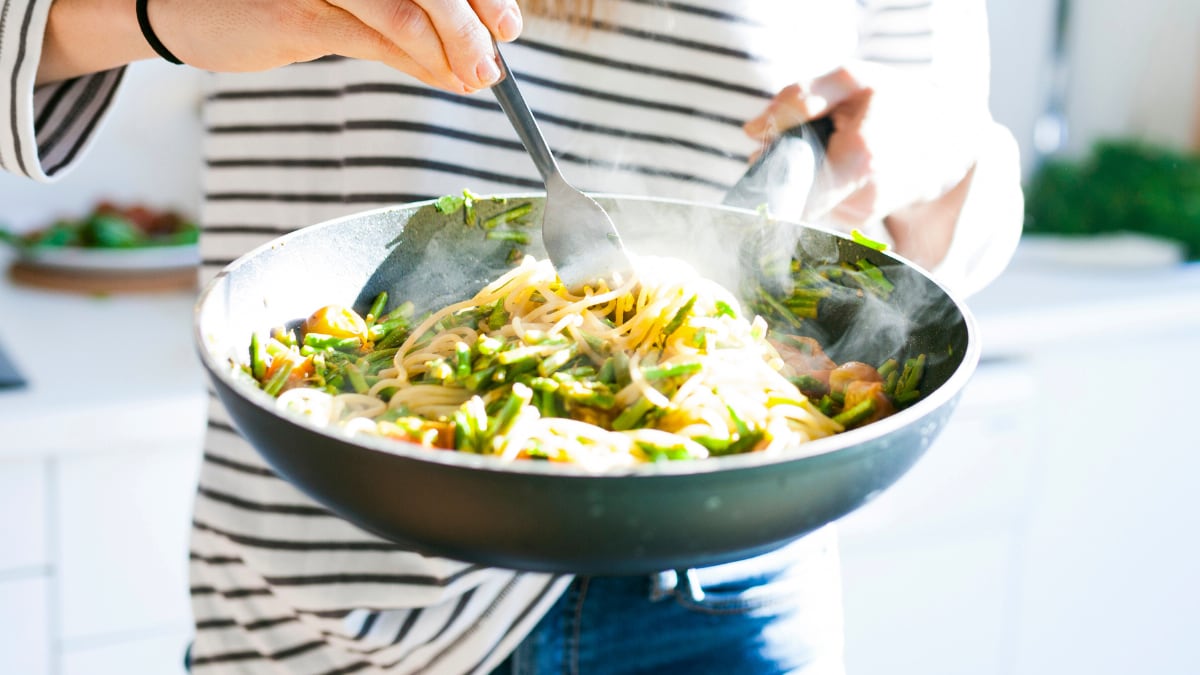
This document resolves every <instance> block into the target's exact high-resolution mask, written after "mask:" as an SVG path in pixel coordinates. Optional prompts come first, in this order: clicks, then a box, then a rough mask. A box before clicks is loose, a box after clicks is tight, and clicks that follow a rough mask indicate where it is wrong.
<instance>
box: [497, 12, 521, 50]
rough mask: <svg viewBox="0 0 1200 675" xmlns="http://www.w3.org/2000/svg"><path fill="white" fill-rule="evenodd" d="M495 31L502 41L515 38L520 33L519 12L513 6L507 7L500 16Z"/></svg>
mask: <svg viewBox="0 0 1200 675" xmlns="http://www.w3.org/2000/svg"><path fill="white" fill-rule="evenodd" d="M496 31H497V32H498V33H499V34H500V39H501V40H503V41H504V42H509V41H511V40H515V39H517V36H518V35H520V34H521V12H520V11H518V10H517V9H516V8H515V7H509V8H508V10H507V11H505V12H504V16H502V17H500V23H498V24H496Z"/></svg>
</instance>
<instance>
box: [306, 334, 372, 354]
mask: <svg viewBox="0 0 1200 675" xmlns="http://www.w3.org/2000/svg"><path fill="white" fill-rule="evenodd" d="M304 344H306V345H308V346H309V347H312V348H313V349H334V350H337V351H340V352H352V351H356V350H358V349H359V348H361V347H362V340H361V339H359V338H356V337H347V338H340V337H334V336H332V335H326V334H324V333H305V334H304Z"/></svg>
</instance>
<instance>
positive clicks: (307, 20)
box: [38, 0, 521, 93]
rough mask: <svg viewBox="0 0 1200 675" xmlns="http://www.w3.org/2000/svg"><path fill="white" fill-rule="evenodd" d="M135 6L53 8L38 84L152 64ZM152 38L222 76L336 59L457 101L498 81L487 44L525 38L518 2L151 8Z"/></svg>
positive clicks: (89, 2)
mask: <svg viewBox="0 0 1200 675" xmlns="http://www.w3.org/2000/svg"><path fill="white" fill-rule="evenodd" d="M135 6H136V5H135V2H134V0H56V1H55V2H54V4H53V6H52V8H51V11H50V20H49V22H48V24H47V27H46V40H45V45H44V50H43V53H42V61H43V65H42V67H41V69H39V72H38V81H39V82H49V81H52V80H57V79H64V78H69V77H75V76H78V75H82V74H85V73H93V72H98V71H102V70H106V69H110V68H115V67H117V66H121V65H124V64H127V63H131V62H133V61H137V60H139V59H145V58H152V57H153V56H154V51H153V50H151V49H150V47H149V45H148V44H147V43H146V40H145V39H144V38H143V37H142V34H141V29H140V27H139V26H138V22H137V16H136V13H135ZM147 15H148V16H149V22H150V25H151V26H152V27H153V29H154V32H155V34H157V35H158V37H159V39H160V40H161V41H162V42H163V44H164V45H166V47H167V48H168V49H169V50H170V51H171V52H172V53H173V54H175V55H176V56H177V57H178V58H179V59H181V60H182V61H183V62H184V63H187V64H189V65H192V66H195V67H197V68H202V69H204V70H212V71H218V72H237V71H252V70H267V69H270V68H275V67H278V66H283V65H287V64H289V63H296V62H299V61H310V60H313V59H316V58H320V57H322V56H327V55H330V54H338V55H341V56H348V57H352V58H359V59H368V60H372V61H380V62H382V63H386V64H388V65H390V66H392V67H394V68H396V69H397V70H402V71H404V72H407V73H409V74H410V75H413V76H414V77H417V78H419V79H421V80H422V81H423V82H425V83H426V84H429V85H431V86H435V87H439V88H442V89H446V90H449V91H454V92H457V93H466V92H468V91H473V90H476V89H480V88H483V87H487V86H489V85H490V84H492V83H493V82H495V80H496V79H497V78H498V77H499V76H500V73H499V70H498V68H497V67H496V63H495V54H494V51H493V50H492V46H491V35H493V34H495V35H496V36H497V37H498V38H499V39H504V40H511V39H513V38H515V37H516V36H517V34H518V33H519V32H520V29H521V15H520V10H519V9H518V8H517V5H516V3H515V2H514V1H513V0H474V2H472V3H470V4H469V3H468V2H467V1H466V0H449V1H447V0H389V1H386V2H384V1H380V0H332V1H330V2H324V1H320V0H280V1H276V2H270V1H267V0H263V1H260V2H244V1H238V0H211V1H206V2H192V1H189V0H151V1H150V2H149V3H148V5H147Z"/></svg>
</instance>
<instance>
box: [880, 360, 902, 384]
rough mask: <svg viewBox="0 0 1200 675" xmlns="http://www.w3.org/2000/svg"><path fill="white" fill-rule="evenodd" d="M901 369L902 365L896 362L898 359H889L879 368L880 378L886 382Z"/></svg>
mask: <svg viewBox="0 0 1200 675" xmlns="http://www.w3.org/2000/svg"><path fill="white" fill-rule="evenodd" d="M899 367H900V364H899V363H897V362H896V359H888V360H887V361H884V362H883V363H882V364H881V365H880V366H879V376H880V377H882V378H884V379H885V380H886V379H887V376H888V375H891V374H892V372H894V371H895V370H896V369H897V368H899Z"/></svg>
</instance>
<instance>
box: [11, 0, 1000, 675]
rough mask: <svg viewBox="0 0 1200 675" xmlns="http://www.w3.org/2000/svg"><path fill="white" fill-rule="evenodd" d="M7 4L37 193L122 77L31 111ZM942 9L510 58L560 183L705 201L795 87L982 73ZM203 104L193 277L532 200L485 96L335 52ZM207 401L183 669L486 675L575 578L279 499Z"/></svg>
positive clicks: (690, 3) (871, 8) (755, 21)
mask: <svg viewBox="0 0 1200 675" xmlns="http://www.w3.org/2000/svg"><path fill="white" fill-rule="evenodd" d="M0 2H3V6H2V10H0V74H3V75H4V76H5V79H4V80H3V82H2V83H0V92H2V93H0V110H3V111H4V114H6V115H7V116H8V119H7V120H6V123H5V124H4V126H3V130H2V131H0V165H3V167H4V168H5V169H6V170H8V171H11V172H14V173H20V174H24V175H27V176H30V177H32V178H35V179H38V180H49V179H51V178H52V177H53V176H55V175H56V174H58V173H60V172H61V171H62V170H63V169H64V168H66V167H68V166H70V164H71V163H72V162H73V161H75V160H77V159H78V158H79V157H80V155H81V154H82V153H83V151H84V149H85V147H86V144H87V142H88V140H89V139H90V138H91V136H92V134H93V133H94V132H95V130H96V128H97V126H98V124H99V122H100V121H101V119H102V118H103V115H104V113H105V111H106V110H107V109H108V105H109V103H110V102H111V100H112V96H113V94H114V92H115V90H116V89H117V87H118V85H119V84H120V81H121V77H122V73H123V71H121V70H116V71H111V72H107V73H100V74H97V75H93V76H90V77H83V78H78V79H75V80H70V81H67V82H61V83H56V84H52V85H48V86H45V87H41V88H39V89H37V90H36V92H35V91H34V88H33V79H34V75H35V70H36V58H35V56H36V54H37V53H39V52H40V40H41V35H42V32H43V27H44V24H45V18H46V13H47V10H48V7H49V4H50V0H0ZM947 4H951V5H970V6H972V7H973V10H972V11H975V10H978V11H982V6H983V2H982V0H977V1H976V2H959V3H948V2H947V0H939V1H937V2H934V1H932V0H894V1H893V0H862V1H861V2H854V1H853V0H789V2H785V3H781V2H777V1H776V0H678V1H677V0H612V1H611V2H600V3H597V12H596V16H595V20H594V21H593V22H592V24H591V25H590V26H589V27H587V29H586V30H584V29H581V28H578V27H570V26H566V25H562V24H555V23H552V22H548V21H542V20H536V19H530V20H528V21H527V28H526V33H525V36H524V37H523V38H522V40H521V41H520V42H518V43H517V44H513V45H510V46H508V47H506V58H507V60H508V61H509V63H510V64H511V66H512V67H513V69H514V72H515V73H516V75H517V77H519V78H520V79H521V81H522V85H523V89H524V90H525V92H526V95H527V97H528V99H529V101H530V103H531V105H532V107H533V108H534V111H535V113H536V114H537V115H538V117H539V120H540V122H541V123H542V125H543V128H544V131H545V133H546V135H547V138H548V140H549V142H550V144H551V146H552V147H553V148H554V150H555V152H556V155H557V157H558V158H559V160H560V162H561V164H562V166H563V170H564V172H565V173H566V174H567V175H568V176H569V177H570V178H571V179H572V182H574V183H576V184H577V185H579V186H580V187H581V188H584V189H587V190H592V191H598V192H612V193H630V194H654V195H660V196H669V197H675V198H681V199H694V200H700V201H715V200H719V198H720V196H721V195H722V194H723V193H724V191H725V190H726V188H727V187H728V186H729V185H730V184H732V182H733V181H734V180H736V178H737V177H738V176H739V175H740V174H741V172H742V171H743V170H744V167H745V164H746V161H747V158H748V157H749V155H750V154H751V153H752V152H753V151H754V150H755V147H754V144H753V142H752V141H751V140H750V139H748V138H747V137H746V136H745V135H744V134H743V133H742V130H741V124H742V122H743V121H744V120H746V119H749V118H750V117H752V116H754V115H756V114H757V113H758V112H759V111H761V109H762V108H763V106H764V105H765V104H766V102H767V101H768V100H769V99H770V97H771V96H772V95H773V94H774V93H775V92H776V91H778V90H779V89H780V88H781V87H783V86H785V85H786V84H789V83H790V82H793V81H797V80H805V79H808V78H811V77H814V76H816V75H819V74H821V73H823V72H826V71H827V70H829V69H831V68H832V67H835V66H837V65H840V64H841V63H842V62H844V61H845V60H847V59H849V58H851V57H854V56H859V57H862V58H866V59H869V60H874V61H878V62H881V63H886V64H892V65H896V66H898V67H904V68H908V69H922V70H936V69H937V68H938V66H939V64H941V63H946V62H951V63H954V64H955V67H956V68H957V69H958V71H959V73H958V74H960V75H961V74H962V73H967V72H970V73H973V74H974V75H975V76H977V75H978V74H979V72H981V70H980V69H984V70H985V69H986V54H984V57H983V60H982V61H979V60H978V57H979V55H978V53H977V52H971V58H974V59H976V60H975V61H973V62H964V61H970V59H965V60H964V59H959V60H957V61H955V60H954V59H953V58H952V57H953V56H954V55H953V53H952V52H953V49H951V48H949V47H945V46H942V43H941V42H939V41H935V32H936V37H937V38H938V40H941V37H942V35H943V32H944V31H943V30H942V29H944V28H947V27H952V20H953V18H954V17H956V16H959V15H961V14H962V11H957V12H956V11H949V12H942V13H940V14H939V8H940V7H942V6H945V5H947ZM976 5H977V6H978V7H975V6H976ZM939 16H940V17H942V18H940V19H939V18H938V17H939ZM946 17H950V19H947V18H946ZM966 23H968V24H969V26H968V27H969V28H972V29H976V28H979V27H980V26H978V25H976V24H974V23H971V22H970V21H967V22H966ZM935 28H936V29H937V30H936V31H935ZM979 37H980V36H979V35H978V34H977V32H973V33H971V34H970V35H966V36H959V37H958V38H956V40H955V41H953V42H951V43H950V44H951V45H958V44H961V43H964V42H968V41H970V40H975V42H976V43H977V42H979V41H980V40H979ZM982 42H983V43H984V44H986V41H985V40H983V41H982ZM209 87H210V88H209V90H208V91H207V98H206V105H205V124H206V126H207V131H208V134H207V138H206V144H205V157H204V161H205V163H206V171H205V176H204V191H205V202H204V212H203V214H202V220H203V222H204V227H205V232H204V237H203V239H202V258H203V263H202V264H203V269H202V275H203V276H204V277H205V278H207V277H210V276H211V275H213V274H215V273H216V272H217V271H218V270H220V269H221V268H222V267H223V266H225V265H226V264H228V263H229V262H231V261H232V260H233V259H235V258H236V257H238V256H240V255H241V254H243V253H244V252H246V251H247V250H249V249H251V248H253V247H255V246H258V245H260V244H262V243H265V242H267V241H269V240H270V239H273V238H274V237H277V236H279V235H281V234H284V233H286V232H289V231H292V230H294V229H296V228H299V227H303V226H305V225H308V224H312V223H316V222H320V221H323V220H327V219H329V218H333V217H337V216H341V215H344V214H346V213H350V212H353V211H358V210H364V209H367V208H372V207H378V206H385V205H390V204H395V203H401V202H408V201H415V200H420V199H425V198H430V197H434V196H437V195H441V194H446V193H454V192H458V191H459V190H461V189H463V188H464V187H469V188H470V189H472V190H474V191H476V192H478V193H485V194H486V193H505V192H520V191H535V190H537V189H538V188H539V187H540V181H539V180H538V175H537V173H536V171H535V169H534V167H533V166H532V164H531V163H530V161H529V159H528V158H527V157H526V156H525V154H524V151H523V150H522V148H521V145H520V143H519V142H518V140H517V138H516V137H515V135H514V134H513V132H512V131H511V129H510V127H509V125H508V123H507V121H506V120H505V119H504V117H503V115H502V113H500V111H499V109H498V108H497V106H496V105H495V102H494V100H493V99H492V98H491V96H490V95H489V94H488V93H486V92H484V93H480V94H477V95H473V96H467V97H459V96H453V95H449V94H446V93H443V92H438V91H433V90H430V89H428V88H425V87H423V86H421V85H419V84H418V83H416V82H415V81H414V80H412V79H410V78H407V77H404V76H401V75H398V74H397V73H395V72H393V71H391V70H389V69H387V68H385V67H383V66H381V65H378V64H373V63H364V62H357V61H353V60H348V59H343V58H337V57H329V58H324V59H320V60H317V61H314V62H311V63H306V64H297V65H295V66H292V67H288V68H284V69H280V70H277V71H273V72H270V73H260V74H240V75H218V76H214V77H212V78H210V80H209ZM210 398H211V404H210V407H209V424H208V432H207V434H206V439H205V448H204V462H203V466H202V470H201V476H200V484H199V486H198V491H197V498H196V508H195V522H194V527H193V536H192V550H191V555H190V560H189V564H190V568H191V579H192V582H191V583H192V589H191V591H192V598H193V607H194V612H195V618H196V639H195V644H194V648H193V652H192V655H193V665H194V669H195V672H197V673H208V672H211V673H224V672H256V673H257V672H303V673H324V674H326V675H332V674H335V673H354V672H371V673H374V672H387V673H414V672H421V673H486V672H488V671H489V670H490V669H491V668H492V667H494V666H495V665H496V664H497V663H499V662H500V661H501V660H503V659H504V658H505V656H506V655H507V654H508V653H509V652H510V651H511V650H512V649H513V648H514V646H515V645H516V643H517V642H519V641H520V640H521V639H522V638H523V636H524V635H525V634H526V633H527V632H528V631H529V630H530V629H531V627H532V626H533V625H534V624H536V622H537V621H538V619H539V618H540V617H541V616H542V615H543V614H544V612H545V611H546V609H547V608H548V607H549V606H550V605H551V604H552V603H553V602H554V601H555V599H556V598H557V597H558V596H559V594H560V593H561V592H562V590H563V589H564V588H565V587H566V585H567V584H568V583H569V581H570V579H569V578H568V577H555V576H547V575H540V574H518V573H515V572H512V571H506V570H496V569H487V568H481V567H479V566H475V565H470V564H467V563H462V562H457V561H451V560H444V559H438V558H430V557H426V556H422V555H419V554H416V553H413V552H411V551H406V550H403V549H402V548H400V547H398V546H396V545H394V544H391V543H389V542H386V541H382V540H380V539H378V538H376V537H374V536H372V535H370V534H368V533H366V532H363V531H361V530H359V529H358V528H356V527H354V526H352V525H350V524H349V523H347V522H345V521H343V520H341V519H340V518H338V517H336V516H335V515H333V514H332V513H331V512H330V511H329V510H328V509H326V508H325V507H323V506H321V505H319V504H316V503H314V502H313V501H312V500H311V499H309V498H308V497H306V496H305V495H303V494H302V493H300V492H299V491H298V490H296V489H295V488H294V487H293V486H291V485H290V484H289V483H287V482H285V481H283V480H281V479H280V478H279V477H278V476H277V475H276V474H275V473H274V472H273V471H272V470H271V469H270V467H268V466H267V465H266V464H265V463H264V461H263V460H262V458H261V457H260V456H259V455H258V454H257V453H256V452H255V451H254V450H253V448H251V447H250V446H249V445H248V444H247V443H246V442H245V441H244V440H243V439H242V438H241V437H240V436H239V435H238V434H237V432H236V431H235V430H234V428H233V427H232V426H231V424H230V421H229V419H228V417H227V415H226V414H225V411H224V410H223V409H222V408H221V406H220V404H219V403H218V402H217V401H216V399H215V397H211V393H210Z"/></svg>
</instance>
